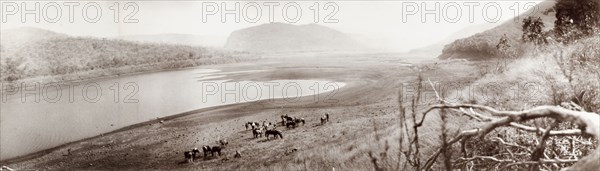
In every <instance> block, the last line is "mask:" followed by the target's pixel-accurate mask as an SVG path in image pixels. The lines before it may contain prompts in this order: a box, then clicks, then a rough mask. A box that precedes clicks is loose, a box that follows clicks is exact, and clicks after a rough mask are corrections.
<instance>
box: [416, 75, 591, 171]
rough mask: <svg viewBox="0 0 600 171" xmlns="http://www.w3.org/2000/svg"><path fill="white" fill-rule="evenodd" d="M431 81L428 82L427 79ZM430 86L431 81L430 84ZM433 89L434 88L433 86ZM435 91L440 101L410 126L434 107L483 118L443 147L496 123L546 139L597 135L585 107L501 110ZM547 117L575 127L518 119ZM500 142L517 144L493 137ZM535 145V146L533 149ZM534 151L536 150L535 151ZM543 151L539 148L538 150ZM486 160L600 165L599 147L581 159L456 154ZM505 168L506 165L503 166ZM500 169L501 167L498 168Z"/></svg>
mask: <svg viewBox="0 0 600 171" xmlns="http://www.w3.org/2000/svg"><path fill="white" fill-rule="evenodd" d="M430 83H431V82H430ZM432 87H433V84H432ZM434 91H435V88H434ZM436 95H437V98H438V100H439V101H440V102H441V103H440V104H437V105H432V106H430V107H429V108H428V109H427V110H425V111H424V112H423V114H422V115H421V116H422V117H421V119H420V120H419V121H417V122H415V125H414V128H418V127H421V126H423V122H424V120H425V119H426V117H427V114H429V113H432V111H434V110H444V109H446V110H451V111H455V112H459V113H460V114H462V115H465V116H467V117H469V118H472V119H474V120H477V121H479V122H484V123H485V124H484V125H483V126H481V127H478V128H474V129H469V130H463V131H461V132H459V133H458V134H457V135H456V136H455V137H454V138H451V139H450V140H448V141H447V142H446V143H444V146H443V147H446V146H451V145H452V144H454V143H457V142H461V141H463V140H466V139H469V138H473V137H476V138H483V137H484V136H486V135H487V134H488V133H490V132H491V131H493V130H495V129H497V128H500V127H513V128H516V129H519V130H523V131H527V132H534V133H537V134H538V135H542V140H545V139H547V137H548V136H572V135H582V134H585V135H591V136H593V137H594V138H596V139H598V138H600V115H598V114H596V113H591V112H585V111H574V110H569V109H565V108H562V107H560V106H538V107H534V108H531V109H527V110H523V111H502V110H497V109H495V108H493V107H489V106H484V105H477V104H453V103H450V102H447V101H445V100H444V99H442V98H440V96H439V94H437V91H436ZM444 113H448V112H439V113H438V114H444ZM539 118H549V119H552V120H554V121H555V123H560V122H571V123H574V124H576V125H578V126H579V129H566V130H551V129H553V128H555V126H556V124H554V125H553V126H551V127H549V128H538V127H533V126H528V125H525V124H522V122H525V121H529V120H534V119H539ZM494 140H495V141H497V142H500V143H502V144H504V145H512V146H518V145H515V144H510V143H506V142H504V140H503V139H501V138H496V139H494ZM539 146H540V147H541V146H543V142H542V143H540V145H539ZM443 147H442V148H440V149H439V150H437V151H436V152H435V153H434V154H432V155H431V156H430V157H429V158H428V160H427V161H426V162H425V163H424V165H423V166H422V169H423V170H430V169H431V167H432V166H433V164H434V163H435V162H436V160H437V158H438V156H439V155H440V154H441V153H443ZM537 149H539V147H536V151H537ZM536 153H538V154H537V155H536ZM542 153H543V152H542ZM476 159H477V160H490V161H495V162H500V163H506V164H507V167H508V166H515V165H521V164H528V165H533V164H540V165H541V164H556V163H574V164H573V165H572V166H570V167H568V168H563V170H597V169H598V168H600V162H599V161H600V149H598V148H596V150H595V151H593V152H591V153H590V154H589V155H588V156H585V157H583V158H581V159H578V160H577V159H559V158H545V157H541V156H540V155H539V151H537V152H535V151H532V158H531V160H530V161H517V160H509V159H499V158H496V157H493V156H472V157H469V158H460V159H458V160H476ZM458 160H457V161H458ZM505 169H506V168H505ZM501 170H503V169H501Z"/></svg>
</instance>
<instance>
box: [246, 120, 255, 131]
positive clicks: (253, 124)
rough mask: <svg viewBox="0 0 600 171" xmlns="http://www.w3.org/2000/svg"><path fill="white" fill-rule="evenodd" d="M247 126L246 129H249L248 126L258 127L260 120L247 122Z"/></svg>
mask: <svg viewBox="0 0 600 171" xmlns="http://www.w3.org/2000/svg"><path fill="white" fill-rule="evenodd" d="M244 125H245V126H246V130H248V128H252V129H254V128H256V127H258V122H247V123H246V124H244Z"/></svg>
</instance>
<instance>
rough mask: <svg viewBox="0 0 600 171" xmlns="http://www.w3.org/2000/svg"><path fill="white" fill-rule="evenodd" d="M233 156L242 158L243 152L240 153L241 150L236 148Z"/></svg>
mask: <svg viewBox="0 0 600 171" xmlns="http://www.w3.org/2000/svg"><path fill="white" fill-rule="evenodd" d="M233 158H242V153H240V151H238V150H236V151H235V155H234V156H233Z"/></svg>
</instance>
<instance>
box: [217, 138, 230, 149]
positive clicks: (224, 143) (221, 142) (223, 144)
mask: <svg viewBox="0 0 600 171" xmlns="http://www.w3.org/2000/svg"><path fill="white" fill-rule="evenodd" d="M219 144H221V146H223V147H225V146H227V145H228V144H229V142H227V139H221V140H219Z"/></svg>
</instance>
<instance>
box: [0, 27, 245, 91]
mask: <svg viewBox="0 0 600 171" xmlns="http://www.w3.org/2000/svg"><path fill="white" fill-rule="evenodd" d="M1 47H2V48H1V50H2V59H1V61H0V64H1V66H2V67H1V68H2V69H1V70H0V71H1V73H2V74H1V76H0V81H3V82H4V81H16V80H22V79H28V78H35V77H55V76H64V75H67V74H76V75H77V76H76V77H75V79H79V78H82V77H87V78H90V77H95V76H103V75H118V74H126V73H131V72H141V71H152V70H161V69H174V68H183V67H190V66H197V65H203V64H211V63H224V62H234V61H237V60H239V58H238V57H237V54H236V53H233V52H227V51H221V50H215V49H210V48H203V47H192V46H182V45H164V44H140V43H134V42H129V41H123V40H109V39H103V38H102V39H100V38H91V37H72V36H68V35H64V34H60V33H55V32H51V31H48V30H43V29H35V28H26V29H15V30H6V31H3V32H2V42H1ZM134 67H135V68H134ZM115 69H120V70H115ZM90 72H92V73H90ZM63 79H64V78H63ZM69 80H70V79H69Z"/></svg>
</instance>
